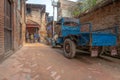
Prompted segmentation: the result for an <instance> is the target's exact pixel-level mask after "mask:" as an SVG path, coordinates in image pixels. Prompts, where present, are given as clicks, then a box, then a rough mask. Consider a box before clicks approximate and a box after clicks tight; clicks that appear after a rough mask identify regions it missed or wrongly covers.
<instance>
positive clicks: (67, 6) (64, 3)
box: [57, 0, 76, 20]
mask: <svg viewBox="0 0 120 80" xmlns="http://www.w3.org/2000/svg"><path fill="white" fill-rule="evenodd" d="M58 3H59V4H58V8H57V14H58V20H59V19H60V18H61V17H73V15H72V12H71V7H75V5H76V2H73V1H69V0H58Z"/></svg>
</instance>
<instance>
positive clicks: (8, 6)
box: [0, 0, 25, 59]
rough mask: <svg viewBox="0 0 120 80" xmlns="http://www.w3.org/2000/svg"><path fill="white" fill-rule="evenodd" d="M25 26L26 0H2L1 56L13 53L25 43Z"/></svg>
mask: <svg viewBox="0 0 120 80" xmlns="http://www.w3.org/2000/svg"><path fill="white" fill-rule="evenodd" d="M24 27H25V0H1V2H0V57H1V58H2V57H3V56H6V55H9V54H10V53H13V52H14V51H16V50H18V49H19V48H20V47H21V46H22V45H23V40H24V36H23V35H24ZM22 33H23V34H22ZM1 58H0V59H1Z"/></svg>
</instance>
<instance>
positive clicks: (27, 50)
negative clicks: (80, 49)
mask: <svg viewBox="0 0 120 80" xmlns="http://www.w3.org/2000/svg"><path fill="white" fill-rule="evenodd" d="M62 53H63V52H62V50H60V49H59V48H58V49H52V48H51V47H49V46H46V45H43V44H26V45H25V46H24V47H23V48H21V49H20V50H19V51H17V52H16V53H15V54H13V55H12V56H10V57H9V58H7V59H6V60H4V61H3V62H2V63H1V64H0V80H120V61H119V60H117V59H111V58H109V57H105V58H104V57H103V58H91V57H90V56H88V55H81V54H80V55H77V57H76V58H75V59H66V58H65V57H64V56H63V55H62Z"/></svg>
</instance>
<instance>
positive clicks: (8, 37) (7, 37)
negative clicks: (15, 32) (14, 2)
mask: <svg viewBox="0 0 120 80" xmlns="http://www.w3.org/2000/svg"><path fill="white" fill-rule="evenodd" d="M11 8H12V6H11V2H10V0H5V21H4V48H5V53H6V52H8V51H10V50H11V49H12V19H11V18H12V9H11Z"/></svg>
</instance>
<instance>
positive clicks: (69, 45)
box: [63, 39, 76, 59]
mask: <svg viewBox="0 0 120 80" xmlns="http://www.w3.org/2000/svg"><path fill="white" fill-rule="evenodd" d="M63 50H64V56H65V57H67V58H69V59H72V58H74V57H75V54H76V45H75V43H74V42H73V41H71V40H70V39H66V40H65V41H64V45H63Z"/></svg>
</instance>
